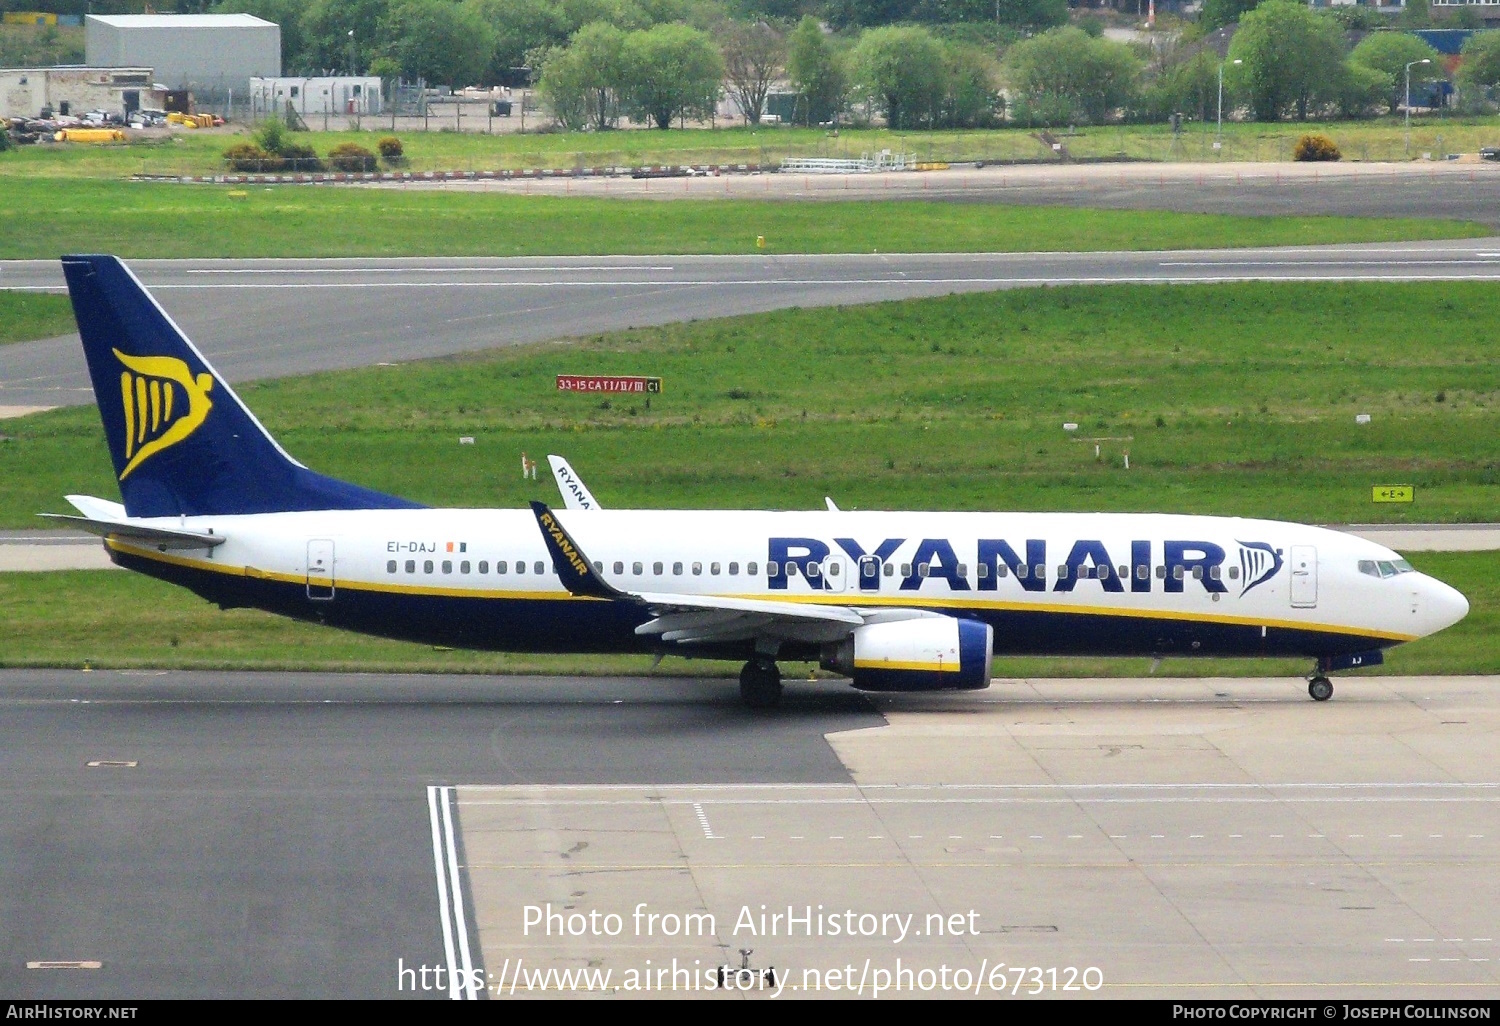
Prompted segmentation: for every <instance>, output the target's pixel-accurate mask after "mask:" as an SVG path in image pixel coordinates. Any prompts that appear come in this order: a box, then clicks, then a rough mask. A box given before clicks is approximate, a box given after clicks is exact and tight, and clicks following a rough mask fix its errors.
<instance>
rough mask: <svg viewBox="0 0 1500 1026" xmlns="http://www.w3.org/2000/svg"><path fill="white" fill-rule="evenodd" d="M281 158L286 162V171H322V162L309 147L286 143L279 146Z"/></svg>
mask: <svg viewBox="0 0 1500 1026" xmlns="http://www.w3.org/2000/svg"><path fill="white" fill-rule="evenodd" d="M281 158H282V159H283V160H284V161H286V169H287V170H288V171H322V170H323V162H322V161H321V160H319V159H318V153H317V151H316V150H314V149H313V148H312V147H311V146H303V145H302V144H301V143H294V142H288V143H283V144H282V146H281Z"/></svg>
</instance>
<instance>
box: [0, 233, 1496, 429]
mask: <svg viewBox="0 0 1500 1026" xmlns="http://www.w3.org/2000/svg"><path fill="white" fill-rule="evenodd" d="M131 266H132V268H133V269H134V270H135V272H136V273H137V274H138V275H139V276H140V278H141V279H142V281H143V282H144V283H145V284H146V285H147V286H148V287H150V288H151V289H152V290H153V291H154V293H155V294H156V296H157V297H158V299H159V300H160V301H161V303H162V305H163V306H164V307H165V308H166V309H167V311H168V312H169V313H171V314H172V316H173V317H174V318H175V319H176V320H177V321H178V323H179V324H180V325H181V326H182V327H183V329H184V330H185V331H186V332H187V334H188V336H189V337H190V338H192V339H193V341H194V343H195V344H197V345H198V346H199V348H200V349H202V350H203V352H204V353H205V354H206V355H207V356H208V358H209V360H210V361H212V362H213V364H214V366H215V367H216V368H217V369H218V370H219V372H220V373H221V374H223V375H224V376H225V377H227V378H228V379H229V380H230V381H231V382H237V381H245V380H253V379H258V378H271V377H281V376H286V375H295V374H306V373H311V372H314V371H321V370H334V369H344V368H350V367H361V366H368V365H371V364H377V363H399V362H403V361H407V360H416V359H422V358H426V357H436V356H446V355H451V354H455V353H464V352H473V351H477V350H483V349H489V348H493V347H496V346H506V345H515V344H518V343H523V342H535V341H540V340H544V339H551V338H559V337H568V336H577V335H587V334H590V333H594V332H601V331H611V330H616V329H621V328H629V327H633V326H641V325H651V324H663V323H669V322H676V321H683V320H688V319H692V318H707V317H720V316H726V315H730V314H740V313H753V312H759V311H766V310H774V309H781V308H786V307H820V306H831V305H837V304H845V303H864V302H872V301H877V300H885V299H901V298H908V297H915V296H932V295H942V294H947V293H954V292H974V291H986V290H994V289H1002V288H1021V287H1028V286H1037V285H1048V284H1064V283H1089V284H1094V283H1106V282H1123V283H1163V282H1223V281H1250V280H1289V281H1309V280H1313V281H1329V280H1342V281H1412V280H1438V281H1456V280H1470V281H1494V280H1500V238H1493V239H1480V240H1473V239H1469V240H1463V241H1454V242H1424V243H1402V244H1370V245H1357V246H1318V247H1307V248H1282V249H1267V250H1208V251H1187V252H1116V253H1012V254H988V253H978V254H974V253H962V254H920V255H910V254H852V255H846V254H839V255H823V256H750V257H739V256H663V257H577V258H535V257H533V258H524V259H507V260H497V259H391V260H373V259H360V260H310V261H295V260H232V261H213V260H192V261H151V260H141V261H133V262H132V264H131ZM0 287H4V288H30V289H56V290H61V288H62V272H61V268H60V266H59V265H58V264H57V263H56V262H53V261H12V262H4V263H0ZM92 401H93V398H92V392H91V390H90V388H89V382H88V376H87V372H86V370H85V368H84V363H83V354H82V352H81V350H80V348H79V345H78V341H77V338H76V336H65V337H62V338H57V339H48V340H42V341H37V342H28V343H21V344H15V345H7V346H0V407H22V408H25V407H49V406H64V405H76V404H82V403H89V402H92Z"/></svg>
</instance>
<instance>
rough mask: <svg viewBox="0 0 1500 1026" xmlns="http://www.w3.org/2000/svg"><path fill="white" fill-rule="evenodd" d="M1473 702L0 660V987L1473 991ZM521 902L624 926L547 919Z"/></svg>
mask: <svg viewBox="0 0 1500 1026" xmlns="http://www.w3.org/2000/svg"><path fill="white" fill-rule="evenodd" d="M1496 684H1497V681H1496V680H1495V679H1493V678H1479V677H1469V678H1393V677H1384V678H1366V679H1358V678H1352V679H1346V680H1342V681H1340V682H1339V693H1338V695H1337V696H1336V697H1335V699H1334V701H1332V702H1330V703H1328V704H1326V705H1315V704H1314V703H1312V702H1311V701H1309V700H1308V698H1307V697H1306V694H1305V690H1304V687H1303V685H1302V682H1301V681H1298V680H1223V679H1219V680H1215V679H1209V680H1164V679H1143V680H1113V681H1101V680H1078V681H1044V680H1026V681H1013V680H1007V681H997V682H996V683H995V685H994V686H993V687H992V688H990V689H989V690H988V691H984V692H978V693H970V694H961V695H935V696H925V697H924V696H889V697H879V698H870V697H867V696H861V695H859V694H858V693H855V692H853V691H851V690H849V689H848V688H847V687H844V686H842V685H839V684H837V683H834V682H827V683H823V684H816V685H814V684H807V683H797V684H794V685H793V686H792V688H791V689H790V691H789V701H788V703H787V706H786V707H785V708H784V709H783V710H781V711H780V712H778V713H775V714H772V715H752V714H750V713H747V712H746V711H744V710H742V709H741V708H739V705H738V702H737V699H736V698H735V697H734V696H733V694H732V686H731V685H730V684H728V683H726V682H721V681H693V680H658V679H649V678H645V679H608V678H605V679H594V680H568V679H537V678H531V679H509V678H455V677H432V678H415V677H390V676H382V675H356V676H339V675H325V674H308V675H295V674H213V673H105V672H96V673H78V672H71V671H6V672H3V673H0V768H3V772H4V773H5V775H6V779H7V781H8V782H10V784H11V786H9V787H7V788H6V790H5V793H4V794H3V795H0V834H3V836H0V851H3V852H5V855H4V857H3V858H0V918H3V921H5V922H6V923H7V924H8V925H7V930H6V931H5V933H4V935H3V941H0V943H3V946H4V959H3V961H0V990H3V991H4V992H5V993H6V994H7V995H10V996H13V997H14V998H16V999H22V1000H25V999H32V998H43V997H52V998H62V997H90V996H105V995H109V996H112V997H116V998H118V997H122V996H130V997H149V996H177V995H183V996H187V995H195V996H218V995H225V996H281V995H287V996H312V995H319V996H357V997H383V996H429V997H432V996H438V997H447V996H449V990H448V988H447V986H446V980H444V982H443V985H440V986H437V985H431V984H433V983H434V982H435V978H433V977H431V976H427V977H425V979H426V980H427V981H428V982H429V984H430V985H429V988H428V989H426V990H423V989H422V987H421V985H420V983H419V982H418V977H417V976H416V974H415V973H414V974H413V975H412V977H411V978H410V983H409V985H408V982H407V978H406V977H404V976H402V975H401V973H400V970H401V968H402V967H417V966H422V965H425V966H427V967H428V968H429V969H431V968H432V967H434V966H436V965H439V964H442V965H445V966H446V965H450V964H454V963H457V964H468V965H470V966H471V967H472V968H473V969H474V970H475V972H476V982H477V983H478V987H477V988H476V990H475V994H474V996H485V994H486V992H488V996H490V997H506V998H509V997H512V996H514V997H524V996H540V995H543V994H551V995H556V994H557V992H558V990H559V989H560V988H562V989H567V988H568V987H572V988H579V987H585V986H588V987H592V986H594V985H595V984H596V983H598V982H599V980H598V977H590V978H588V979H581V978H579V977H577V976H576V975H575V976H572V977H569V978H567V980H564V978H563V977H560V976H558V975H557V973H558V972H559V971H563V970H568V971H573V970H578V969H589V970H597V971H598V973H606V972H607V973H609V974H610V975H609V978H608V979H609V982H608V983H607V984H604V985H602V986H600V987H596V989H604V990H607V991H610V992H614V993H620V994H629V993H630V989H629V988H630V983H629V982H628V979H629V973H630V972H631V971H632V970H634V971H635V972H636V977H635V979H636V981H637V984H636V985H637V986H639V983H640V980H641V979H642V971H643V970H647V969H657V970H660V969H663V968H665V969H667V970H668V972H669V975H668V976H667V977H665V978H662V977H658V978H657V979H658V982H659V983H660V982H661V981H662V980H663V979H665V980H666V984H665V985H663V986H661V987H660V990H661V991H664V992H665V993H666V994H668V995H671V994H672V993H674V991H673V989H672V987H671V981H672V980H673V977H672V976H671V975H670V970H671V968H672V960H673V959H674V958H675V959H676V960H677V966H678V967H679V968H681V969H682V970H683V973H684V975H682V976H678V977H676V980H677V981H678V983H679V986H678V988H677V989H676V991H675V993H677V994H684V993H694V992H695V991H694V990H693V989H692V988H693V986H695V984H693V983H692V972H693V971H695V970H703V969H704V968H705V967H708V968H709V970H711V967H713V966H715V965H717V964H720V963H722V962H724V961H726V960H727V961H729V962H731V963H732V964H735V965H738V963H739V955H738V951H739V949H741V948H750V949H753V950H754V954H753V955H752V956H750V959H751V964H752V965H753V966H754V967H756V968H759V969H765V968H768V967H771V966H774V967H776V969H777V979H779V980H780V981H781V982H782V984H783V989H784V994H783V996H800V995H809V996H818V995H827V994H832V993H839V994H847V993H851V992H854V991H855V988H856V987H859V988H861V989H860V990H859V991H858V993H862V994H863V995H864V996H870V995H871V988H872V987H873V986H874V985H875V984H876V983H877V982H878V981H879V980H881V979H885V980H886V981H887V986H890V983H889V981H890V980H892V979H897V980H899V979H900V977H899V972H900V970H901V968H903V967H904V968H905V969H906V970H907V971H908V973H909V974H910V978H911V980H912V981H913V982H912V985H911V986H912V987H914V988H916V989H917V990H918V991H921V992H925V993H936V992H939V985H938V983H937V980H938V979H939V973H940V971H941V970H942V968H943V967H944V966H946V967H947V968H946V972H947V976H946V977H944V978H945V979H948V980H949V981H952V980H954V979H957V974H958V971H959V970H963V972H964V973H966V974H967V979H968V981H969V983H970V984H971V985H973V986H977V992H978V993H981V994H989V995H994V994H995V993H996V991H995V980H996V979H997V977H995V976H994V975H993V974H994V973H995V972H996V971H997V967H998V966H1003V967H1004V969H1003V970H1001V976H1000V977H999V978H998V979H1003V980H1004V986H1005V987H1006V988H1007V992H1009V987H1010V986H1011V985H1012V984H1016V985H1017V986H1020V987H1022V988H1023V989H1021V990H1020V991H1019V992H1020V993H1025V992H1026V988H1030V987H1031V986H1033V982H1032V981H1033V977H1032V976H1031V975H1030V974H1029V971H1028V973H1026V974H1023V979H1022V980H1021V981H1020V983H1017V970H1018V969H1028V970H1029V969H1030V968H1037V969H1040V970H1041V971H1042V972H1041V974H1040V975H1041V981H1042V982H1041V987H1042V988H1043V992H1044V993H1051V992H1052V991H1051V990H1050V989H1049V988H1050V987H1051V986H1058V987H1060V986H1061V985H1062V984H1063V983H1065V982H1066V981H1067V980H1068V975H1067V970H1068V969H1070V968H1071V969H1075V970H1078V971H1080V973H1081V971H1082V970H1085V969H1091V970H1093V973H1092V974H1090V975H1089V976H1088V977H1087V980H1086V981H1085V980H1084V979H1083V978H1082V977H1081V975H1078V974H1075V976H1074V977H1073V980H1074V982H1075V984H1076V986H1075V988H1074V989H1073V990H1071V991H1068V992H1067V993H1072V994H1076V995H1080V996H1086V995H1087V994H1101V995H1104V996H1128V997H1166V996H1192V997H1201V998H1212V997H1231V998H1249V997H1274V998H1291V997H1308V998H1319V999H1323V998H1335V997H1350V998H1371V997H1394V996H1398V995H1400V996H1407V997H1410V996H1412V995H1417V994H1419V995H1421V996H1424V997H1433V998H1438V997H1476V998H1493V996H1494V994H1495V987H1496V984H1497V982H1500V934H1497V933H1496V931H1495V926H1494V924H1495V918H1496V913H1497V911H1500V908H1497V899H1496V896H1495V893H1494V889H1493V888H1491V887H1488V886H1486V885H1485V884H1484V882H1483V881H1485V880H1486V879H1488V878H1489V877H1490V876H1492V875H1493V874H1494V872H1495V869H1496V863H1497V861H1500V844H1497V842H1500V778H1497V777H1496V774H1495V762H1494V757H1493V752H1492V745H1491V740H1490V739H1491V738H1492V737H1493V733H1494V731H1495V729H1496V727H1497V726H1500V688H1497V687H1496ZM91 763H96V764H98V765H90V764H91ZM549 904H550V905H551V907H552V910H553V911H556V912H558V913H559V915H560V916H562V915H563V914H566V915H568V916H571V915H572V914H574V913H577V914H579V915H580V916H583V917H584V918H585V919H587V917H588V916H589V914H590V913H597V914H598V915H597V917H596V918H597V921H598V922H600V923H601V927H602V925H603V924H605V923H613V922H614V921H613V920H608V919H607V917H608V916H609V915H615V916H617V917H619V926H620V930H619V931H618V932H617V933H615V934H613V935H608V934H600V935H594V934H593V933H590V932H588V931H587V929H586V928H585V929H584V930H583V931H582V932H578V933H574V932H571V931H570V930H569V928H568V926H567V923H568V920H567V919H566V918H563V919H561V920H560V921H561V922H562V923H563V926H561V927H559V930H557V931H554V932H553V933H552V935H551V936H547V935H546V930H545V928H539V924H540V923H542V922H544V921H545V919H544V918H542V919H538V918H536V917H537V916H544V911H543V910H545V909H546V907H547V906H548V905H549ZM762 905H764V906H765V909H764V910H762V909H761V906H762ZM788 906H790V907H791V910H792V919H793V920H795V922H791V923H790V924H789V920H788V918H787V917H786V916H785V915H784V914H783V915H782V918H781V921H780V923H774V922H772V921H770V920H769V919H767V920H764V921H762V920H761V919H760V913H761V912H762V911H765V912H766V913H767V915H768V916H769V915H771V914H779V913H785V912H786V910H787V907H788ZM819 906H821V908H819ZM637 912H641V913H642V915H641V917H640V918H637V915H636V913H637ZM747 912H748V914H749V915H750V921H749V923H748V924H747V922H746V920H745V918H744V917H745V915H746V913H747ZM653 914H654V915H655V916H656V918H655V919H654V920H651V919H649V917H650V916H651V915H653ZM689 916H692V917H694V918H693V919H692V920H691V923H692V927H691V928H688V927H687V923H688V922H689V919H688V917H689ZM813 916H815V917H816V922H817V923H818V924H819V929H818V930H811V929H801V928H799V927H798V926H797V925H796V923H798V922H811V921H813V920H811V919H808V918H805V917H813ZM866 917H870V918H866ZM834 919H838V920H839V922H840V924H841V928H840V930H839V932H838V933H837V934H835V933H832V932H829V930H830V928H829V927H828V924H829V923H830V922H832V921H833V920H834ZM528 920H534V921H532V922H530V924H529V925H528ZM573 923H574V925H575V926H576V925H578V921H576V920H575V921H573ZM902 923H905V924H906V925H905V929H904V931H902V928H901V924H902ZM762 925H764V927H765V929H762ZM789 925H790V931H791V932H790V934H789V933H788V928H789ZM845 926H847V927H848V928H847V929H844V928H843V927H845ZM851 932H852V936H851V935H850V934H851ZM898 932H899V938H898ZM809 934H811V935H809ZM450 951H451V952H452V957H451V958H450V955H449V952H450ZM465 951H467V963H465V962H464V958H465V956H464V952H465ZM898 959H899V960H901V961H900V963H899V964H898V961H897V960H898ZM648 960H649V962H648ZM52 961H57V962H70V961H71V962H83V963H87V964H92V963H95V962H97V963H98V964H99V967H98V968H96V969H84V968H78V969H41V968H38V969H28V968H26V965H27V963H28V962H52ZM1049 970H1056V971H1057V972H1056V973H1054V974H1052V975H1051V976H1050V977H1049V976H1048V971H1049ZM548 971H551V972H552V975H551V976H548V975H547V974H548ZM881 972H884V973H885V976H884V977H881V976H880V975H879V974H880V973H881ZM648 978H649V977H648ZM703 978H704V977H703V975H702V973H700V975H699V976H698V977H697V980H698V981H699V984H700V985H701V981H702V979H703ZM1049 979H1051V980H1054V981H1056V982H1055V983H1053V984H1049V983H1048V980H1049ZM929 980H930V981H931V989H930V990H924V987H923V984H924V982H925V981H929ZM976 980H977V981H978V983H977V984H976V983H975V981H976ZM1085 982H1086V983H1087V984H1088V985H1087V986H1086V987H1085V986H1084V985H1083V984H1084V983H1085ZM502 983H503V984H504V986H501V985H500V984H502ZM511 987H514V989H515V993H514V995H512V994H511V993H510V988H511ZM459 989H460V990H463V989H464V988H459ZM949 989H950V991H951V989H952V988H951V987H950V988H949ZM905 992H906V993H911V992H912V990H911V988H908V989H906V991H905ZM970 992H976V991H974V990H971V991H970ZM1060 992H1061V991H1060ZM888 993H889V991H888ZM460 996H464V995H462V994H461V995H460ZM741 996H744V997H748V998H752V999H754V998H762V997H766V996H769V994H768V992H767V991H766V990H765V989H764V988H761V987H752V988H750V989H749V991H748V992H747V993H745V994H743V995H741Z"/></svg>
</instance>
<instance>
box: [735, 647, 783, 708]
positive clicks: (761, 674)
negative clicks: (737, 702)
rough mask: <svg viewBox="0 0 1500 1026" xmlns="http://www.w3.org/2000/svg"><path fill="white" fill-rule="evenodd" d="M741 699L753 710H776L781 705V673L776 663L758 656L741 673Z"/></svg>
mask: <svg viewBox="0 0 1500 1026" xmlns="http://www.w3.org/2000/svg"><path fill="white" fill-rule="evenodd" d="M740 698H741V700H743V701H744V703H745V705H747V706H748V707H750V708H751V709H774V708H776V707H777V706H778V705H780V704H781V671H780V670H779V669H777V668H776V661H775V660H774V659H768V658H766V657H765V656H756V657H755V658H754V659H752V660H750V661H749V662H748V663H746V664H745V668H744V669H743V670H741V671H740Z"/></svg>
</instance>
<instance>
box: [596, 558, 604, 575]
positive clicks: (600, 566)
mask: <svg viewBox="0 0 1500 1026" xmlns="http://www.w3.org/2000/svg"><path fill="white" fill-rule="evenodd" d="M594 573H596V574H602V573H604V563H603V562H602V561H601V560H597V559H596V560H594Z"/></svg>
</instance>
